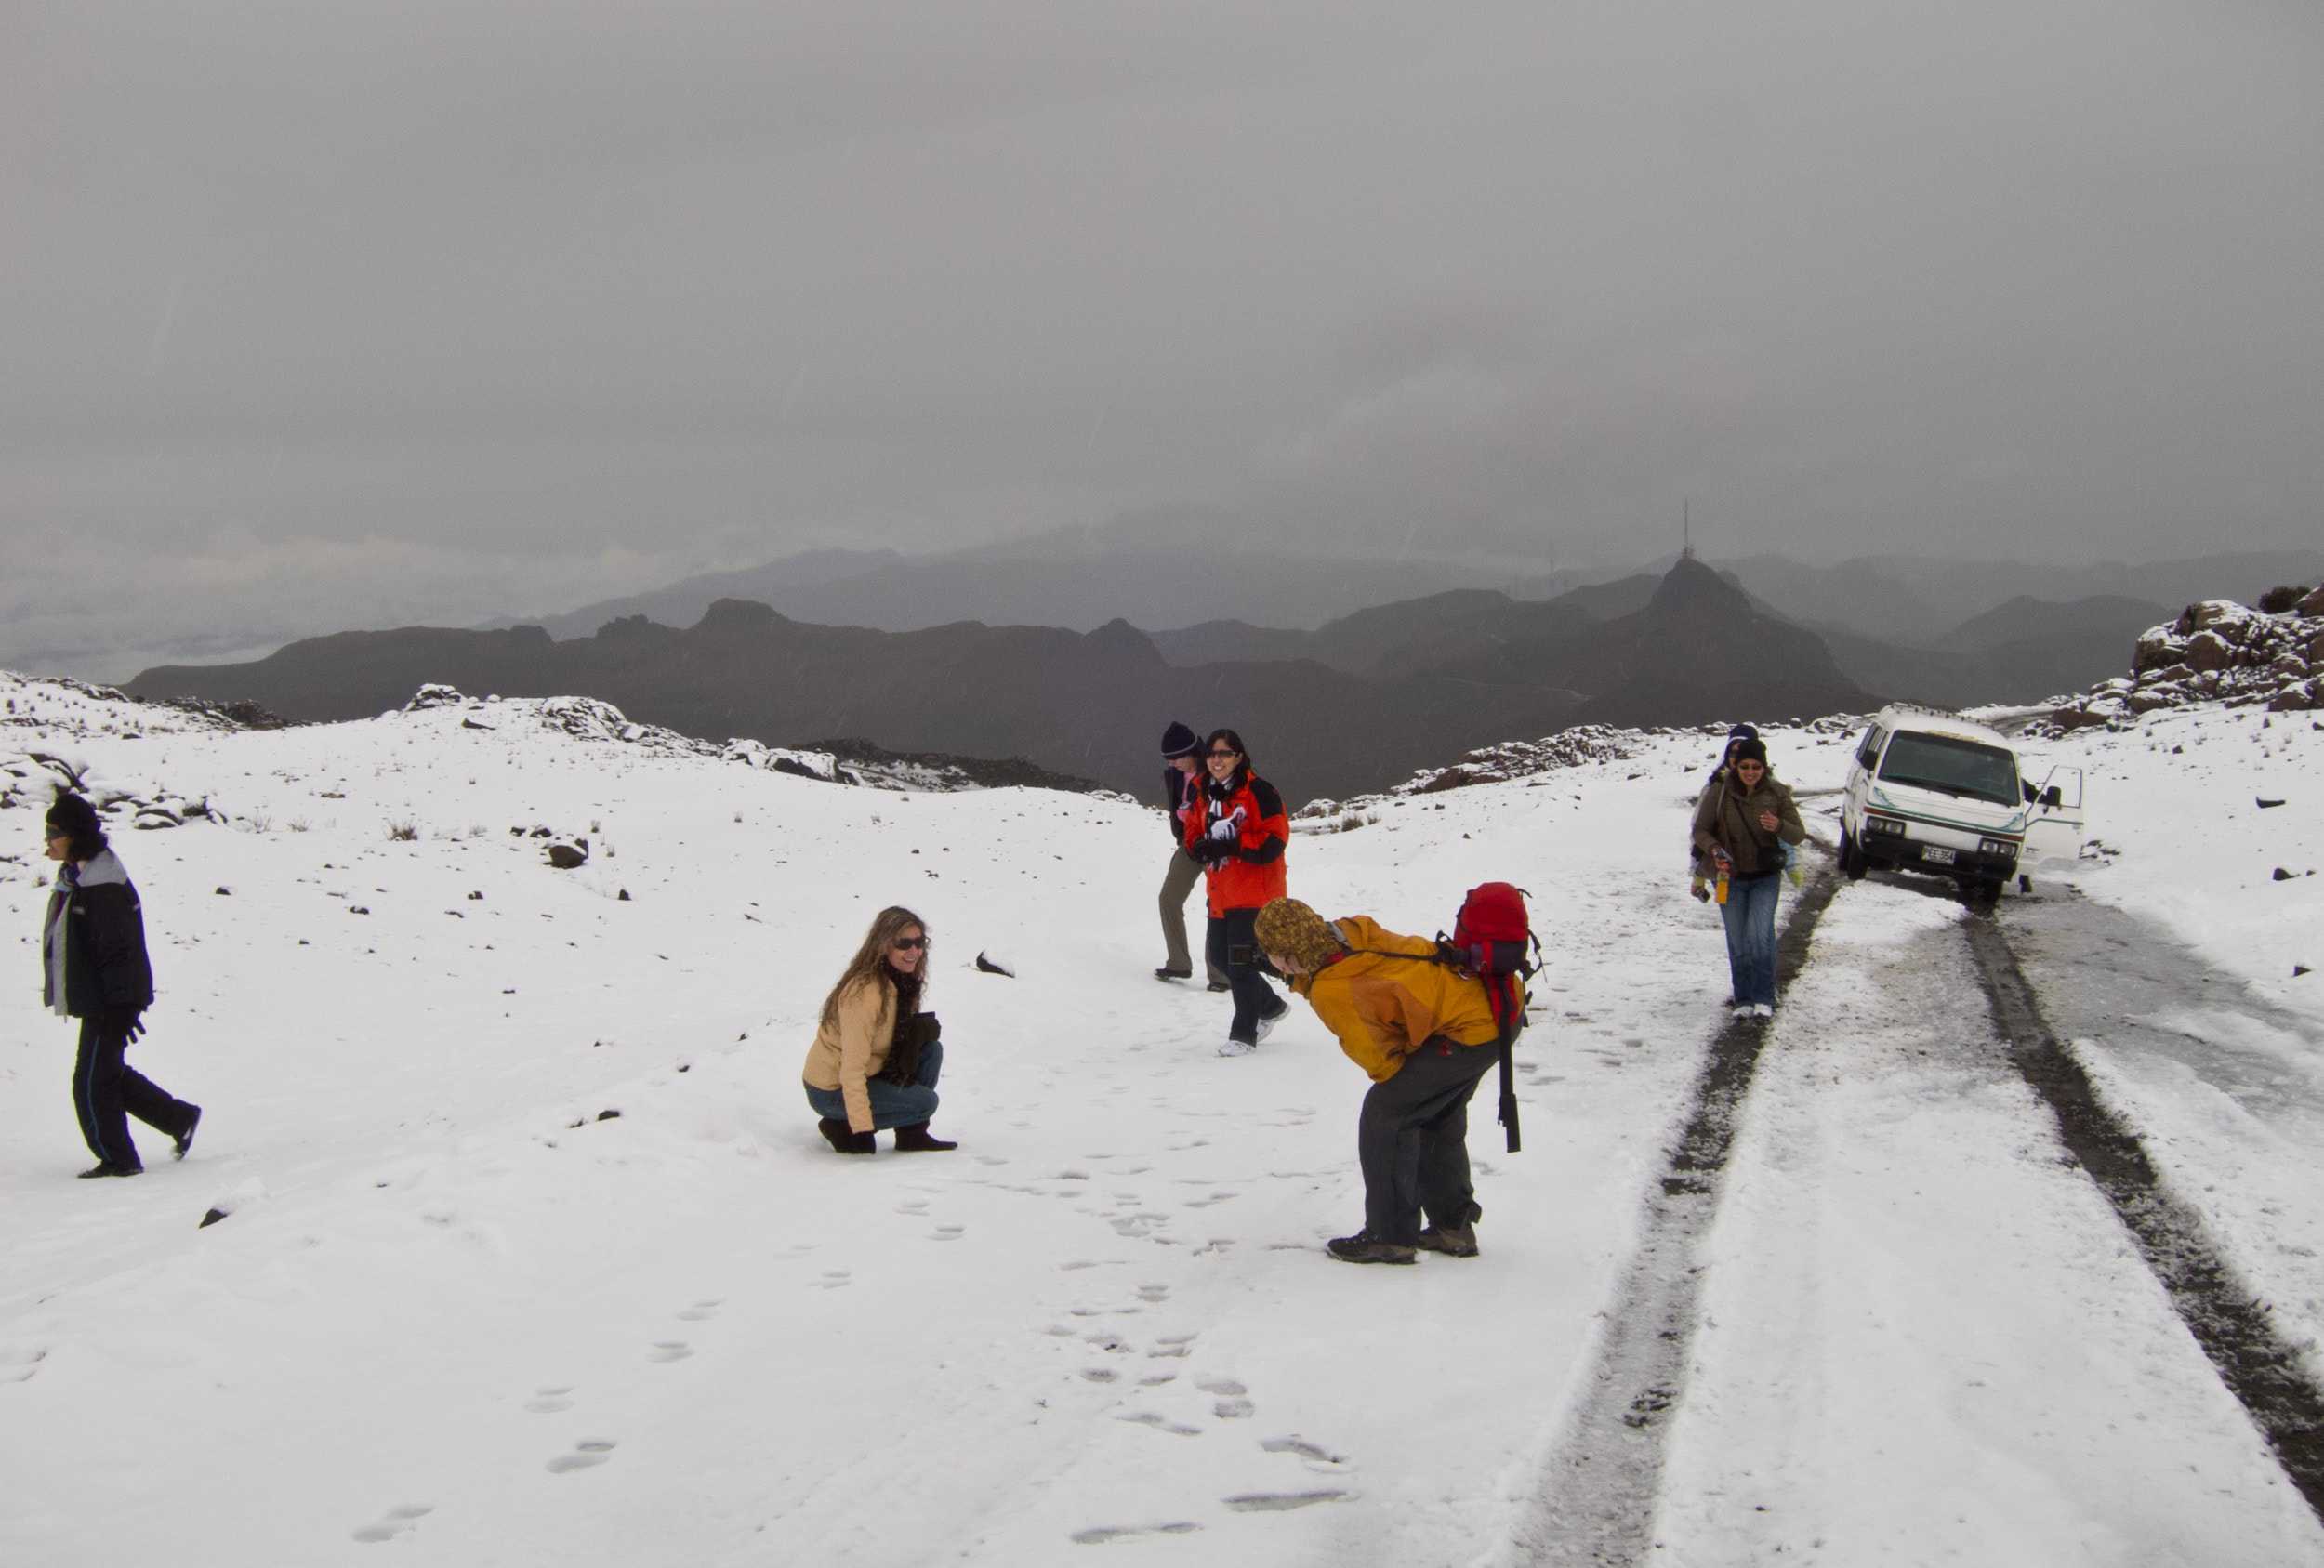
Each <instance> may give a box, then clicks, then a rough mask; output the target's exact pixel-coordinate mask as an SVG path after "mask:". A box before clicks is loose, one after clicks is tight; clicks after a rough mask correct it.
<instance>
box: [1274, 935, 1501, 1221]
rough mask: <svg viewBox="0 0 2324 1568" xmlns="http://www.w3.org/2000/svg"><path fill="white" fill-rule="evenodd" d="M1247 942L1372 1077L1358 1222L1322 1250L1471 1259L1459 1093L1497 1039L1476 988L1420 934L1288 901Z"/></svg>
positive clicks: (1465, 1110)
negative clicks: (1437, 957)
mask: <svg viewBox="0 0 2324 1568" xmlns="http://www.w3.org/2000/svg"><path fill="white" fill-rule="evenodd" d="M1258 934H1259V943H1260V946H1261V947H1262V948H1264V949H1265V950H1266V954H1267V958H1268V961H1269V962H1270V963H1272V964H1273V965H1274V968H1275V970H1276V972H1277V973H1279V974H1282V975H1284V976H1286V977H1287V979H1288V980H1289V982H1290V985H1291V990H1292V991H1293V992H1294V993H1295V994H1296V995H1301V996H1304V997H1305V998H1307V1005H1308V1006H1309V1007H1311V1008H1314V1009H1315V1016H1316V1017H1317V1018H1319V1019H1321V1020H1323V1021H1324V1023H1325V1025H1326V1026H1327V1027H1328V1028H1329V1029H1330V1030H1331V1032H1332V1033H1333V1034H1336V1035H1338V1036H1339V1039H1340V1049H1341V1050H1343V1051H1345V1052H1346V1053H1347V1055H1348V1059H1349V1060H1350V1061H1353V1062H1354V1063H1355V1064H1356V1065H1357V1066H1358V1067H1361V1068H1363V1069H1364V1071H1365V1072H1366V1073H1367V1074H1370V1076H1371V1080H1372V1087H1371V1088H1370V1089H1368V1090H1367V1091H1366V1093H1365V1096H1364V1109H1363V1112H1362V1113H1361V1114H1360V1115H1359V1116H1358V1117H1357V1120H1356V1129H1355V1147H1356V1157H1357V1159H1358V1161H1359V1162H1360V1163H1361V1165H1362V1166H1363V1170H1364V1228H1363V1229H1362V1230H1360V1231H1358V1232H1355V1234H1353V1235H1352V1236H1340V1237H1336V1238H1334V1239H1333V1240H1332V1241H1330V1242H1329V1243H1327V1244H1326V1250H1327V1251H1328V1252H1329V1253H1330V1254H1331V1255H1332V1256H1333V1257H1334V1258H1340V1259H1342V1260H1344V1261H1346V1262H1350V1263H1409V1262H1411V1261H1412V1260H1413V1254H1414V1250H1415V1249H1416V1248H1425V1249H1426V1250H1428V1251H1430V1252H1442V1253H1446V1254H1447V1255H1449V1256H1451V1257H1454V1258H1473V1257H1475V1256H1476V1252H1477V1236H1476V1222H1477V1221H1478V1220H1479V1219H1483V1218H1484V1215H1485V1211H1484V1210H1483V1209H1482V1208H1480V1207H1479V1206H1477V1201H1476V1191H1475V1189H1474V1187H1473V1186H1472V1184H1471V1182H1470V1178H1469V1098H1470V1096H1472V1095H1473V1094H1474V1093H1476V1087H1477V1082H1478V1080H1479V1079H1481V1078H1483V1077H1484V1076H1485V1074H1486V1073H1487V1072H1488V1071H1490V1070H1491V1068H1492V1066H1493V1064H1494V1063H1495V1062H1497V1061H1499V1060H1500V1053H1499V1051H1498V1050H1497V1049H1495V1047H1496V1046H1498V1045H1499V1042H1500V1037H1501V1035H1500V1026H1499V1024H1498V1023H1496V1022H1495V1021H1494V1019H1493V1004H1492V1001H1491V999H1490V998H1489V997H1488V996H1487V995H1486V990H1485V985H1484V982H1481V981H1479V980H1477V979H1476V978H1475V977H1473V976H1472V975H1467V974H1464V973H1462V972H1461V971H1460V970H1459V969H1457V968H1453V967H1451V966H1450V965H1447V964H1441V963H1436V962H1433V961H1432V959H1433V955H1434V954H1435V953H1436V950H1437V949H1436V943H1435V942H1433V941H1431V940H1429V939H1428V938H1426V937H1408V936H1401V935H1399V934H1397V933H1396V932H1394V931H1391V930H1388V929H1385V928H1383V927H1382V926H1380V923H1379V922H1378V921H1376V920H1373V919H1370V918H1369V917H1367V916H1361V915H1354V916H1348V917H1347V918H1345V919H1342V920H1339V921H1327V920H1326V919H1324V917H1323V916H1320V915H1317V914H1316V913H1315V912H1314V910H1313V909H1310V908H1309V907H1308V906H1307V905H1306V904H1304V903H1301V902H1300V901H1299V900H1297V899H1288V898H1283V899H1276V900H1274V902H1273V903H1269V904H1268V905H1267V906H1266V907H1265V908H1264V909H1261V911H1260V912H1259V919H1258ZM1515 999H1516V1002H1517V1005H1518V1006H1519V1007H1520V1008H1522V1007H1523V1006H1524V1004H1525V997H1524V993H1523V992H1522V991H1520V992H1519V994H1518V995H1517V997H1516V998H1515Z"/></svg>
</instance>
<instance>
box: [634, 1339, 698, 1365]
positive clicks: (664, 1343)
mask: <svg viewBox="0 0 2324 1568" xmlns="http://www.w3.org/2000/svg"><path fill="white" fill-rule="evenodd" d="M693 1353H694V1352H693V1346H691V1345H689V1344H687V1343H686V1341H684V1340H683V1339H656V1340H655V1341H654V1349H652V1350H650V1351H647V1352H646V1353H645V1359H646V1360H648V1361H684V1360H685V1359H686V1358H687V1357H688V1356H690V1355H692V1354H693Z"/></svg>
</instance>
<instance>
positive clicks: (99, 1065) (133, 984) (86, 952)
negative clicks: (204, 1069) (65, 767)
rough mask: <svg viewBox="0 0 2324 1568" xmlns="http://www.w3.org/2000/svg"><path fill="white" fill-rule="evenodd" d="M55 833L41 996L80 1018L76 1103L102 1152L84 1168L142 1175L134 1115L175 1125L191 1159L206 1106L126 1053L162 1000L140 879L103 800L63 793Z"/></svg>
mask: <svg viewBox="0 0 2324 1568" xmlns="http://www.w3.org/2000/svg"><path fill="white" fill-rule="evenodd" d="M46 839H47V845H48V858H49V859H50V860H52V861H55V862H56V863H57V882H56V889H55V891H53V892H52V893H50V895H49V898H48V916H47V918H46V920H45V921H43V922H42V925H41V941H40V950H41V998H42V1000H43V1001H44V1002H46V1004H47V1006H48V1007H49V1008H50V1010H52V1011H53V1012H55V1013H56V1014H57V1015H58V1016H59V1018H77V1019H79V1020H80V1021H81V1048H80V1054H79V1056H78V1057H77V1058H76V1059H75V1061H73V1110H74V1112H75V1113H78V1115H79V1116H80V1120H81V1136H82V1137H83V1138H84V1139H86V1140H87V1141H88V1146H89V1153H92V1154H95V1155H96V1156H97V1164H96V1165H95V1166H91V1167H90V1168H89V1169H87V1170H85V1171H83V1172H82V1173H81V1174H82V1175H83V1176H84V1177H91V1176H135V1175H137V1174H138V1173H139V1172H140V1171H142V1170H143V1169H144V1168H145V1163H144V1161H143V1160H141V1159H139V1156H138V1146H137V1144H136V1143H135V1142H134V1141H132V1140H131V1139H130V1137H129V1121H128V1118H129V1117H131V1116H135V1117H136V1118H137V1119H138V1120H139V1121H140V1122H143V1123H144V1124H145V1125H146V1126H148V1127H156V1128H159V1129H160V1130H161V1131H163V1132H165V1133H167V1134H168V1135H169V1137H170V1141H171V1143H172V1144H173V1146H174V1150H175V1153H176V1155H177V1157H178V1159H181V1160H182V1159H184V1158H185V1157H186V1151H187V1150H188V1149H190V1148H191V1147H192V1145H193V1129H194V1127H196V1126H198V1125H199V1124H200V1122H201V1120H202V1108H201V1107H200V1106H199V1105H189V1104H187V1103H186V1102H185V1101H184V1100H178V1099H176V1098H175V1097H173V1096H171V1095H169V1094H167V1093H165V1092H164V1091H163V1090H162V1089H161V1088H160V1087H158V1086H157V1085H155V1084H154V1083H153V1081H152V1079H150V1078H148V1077H147V1076H146V1075H145V1074H142V1073H140V1072H139V1071H138V1070H137V1069H136V1068H134V1067H131V1066H130V1065H129V1064H128V1061H127V1060H126V1056H127V1052H128V1049H129V1043H130V1042H131V1041H132V1040H136V1039H139V1038H141V1037H142V1036H143V1035H144V1034H145V1024H144V1022H143V1015H144V1012H145V1009H146V1008H150V1007H152V1005H153V966H152V962H151V960H149V959H148V958H147V956H146V953H145V916H144V912H143V910H142V908H141V907H140V906H139V903H138V889H137V885H136V884H135V883H133V882H131V881H130V880H129V873H128V872H127V871H126V870H125V869H124V868H123V866H122V863H121V857H120V856H118V855H116V854H114V853H113V852H112V847H111V846H110V845H109V844H108V843H107V842H106V839H105V828H104V824H103V822H102V821H101V820H100V819H99V817H98V815H97V808H95V807H94V806H91V805H90V804H89V803H88V802H87V801H86V800H85V799H83V798H82V797H80V796H77V795H70V794H63V793H59V795H58V797H57V803H56V804H55V805H53V806H51V807H49V808H48V820H47V830H46Z"/></svg>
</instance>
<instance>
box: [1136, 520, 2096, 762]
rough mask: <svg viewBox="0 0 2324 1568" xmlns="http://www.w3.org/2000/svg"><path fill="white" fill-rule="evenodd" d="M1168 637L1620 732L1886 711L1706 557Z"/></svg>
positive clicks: (1165, 637)
mask: <svg viewBox="0 0 2324 1568" xmlns="http://www.w3.org/2000/svg"><path fill="white" fill-rule="evenodd" d="M1206 644H1208V645H1236V646H1240V647H1244V648H1261V647H1265V648H1271V649H1274V650H1276V651H1277V652H1279V653H1287V654H1296V655H1299V656H1302V657H1306V658H1312V659H1314V660H1317V661H1318V662H1321V663H1325V664H1329V665H1333V666H1335V667H1337V668H1340V669H1342V670H1347V671H1350V672H1352V673H1359V674H1370V675H1374V676H1380V675H1387V674H1390V673H1395V674H1402V675H1425V676H1435V677H1448V678H1450V679H1454V680H1458V681H1459V682H1461V683H1463V684H1465V685H1469V686H1472V687H1518V688H1523V689H1528V690H1533V691H1538V692H1552V693H1559V694H1567V693H1570V694H1571V695H1572V696H1573V698H1574V699H1575V700H1576V701H1578V702H1579V703H1580V704H1581V705H1582V708H1581V711H1582V713H1583V714H1584V715H1586V717H1587V718H1590V719H1591V721H1593V722H1601V723H1611V724H1681V723H1697V722H1702V721H1707V720H1710V719H1715V718H1729V717H1734V716H1736V715H1738V714H1745V715H1758V714H1764V715H1774V716H1782V715H1789V714H1802V715H1805V714H1821V713H1835V712H1842V711H1857V710H1864V709H1868V708H1871V707H1876V706H1878V705H1879V704H1878V701H1877V699H1876V698H1875V696H1874V694H1873V691H1872V690H1870V689H1868V688H1867V687H1866V686H1865V685H1864V684H1862V683H1859V682H1858V681H1855V680H1854V679H1850V676H1849V674H1848V673H1847V672H1844V671H1843V670H1842V668H1841V667H1840V666H1839V665H1837V664H1835V663H1834V661H1833V657H1832V652H1831V651H1830V650H1829V649H1827V648H1826V647H1825V645H1824V643H1823V641H1822V639H1819V638H1818V637H1817V636H1816V633H1815V632H1813V631H1811V630H1808V629H1807V628H1805V627H1802V626H1794V625H1792V624H1791V623H1789V622H1788V621H1786V620H1784V619H1783V618H1782V617H1780V616H1778V615H1776V613H1773V612H1772V611H1770V610H1769V609H1768V608H1767V607H1766V606H1764V605H1763V604H1759V603H1757V602H1755V601H1754V600H1752V599H1751V597H1750V595H1748V594H1746V593H1745V592H1744V591H1743V590H1742V589H1741V588H1740V587H1739V586H1736V584H1735V583H1733V582H1731V581H1729V580H1728V579H1727V578H1725V577H1724V576H1723V575H1722V574H1721V573H1717V572H1715V571H1713V570H1711V568H1710V567H1709V566H1706V565H1704V564H1703V563H1702V562H1701V561H1699V560H1695V559H1693V558H1686V559H1683V560H1680V561H1678V562H1677V563H1676V564H1675V565H1673V566H1672V567H1671V568H1670V571H1669V572H1667V573H1663V574H1662V575H1660V576H1659V577H1655V576H1644V575H1642V576H1636V577H1625V578H1620V579H1618V580H1617V581H1615V582H1611V583H1602V584H1596V585H1592V586H1589V587H1583V588H1577V589H1574V590H1572V591H1570V592H1567V593H1565V594H1561V595H1559V596H1558V597H1557V598H1555V599H1552V600H1545V601H1542V602H1538V603H1532V602H1525V601H1522V600H1513V599H1511V598H1510V597H1509V596H1507V595H1506V594H1499V593H1492V592H1489V591H1480V590H1470V591H1465V592H1455V593H1446V594H1435V595H1432V596H1430V597H1428V598H1426V599H1416V600H1405V601H1403V602H1402V603H1398V604H1388V605H1381V606H1380V607H1378V608H1376V609H1372V610H1365V611H1359V612H1358V613H1355V614H1353V615H1346V616H1342V617H1341V618H1340V619H1339V620H1336V621H1333V622H1330V623H1328V624H1327V625H1326V626H1321V627H1319V628H1317V629H1316V630H1314V631H1313V632H1283V631H1274V630H1270V629H1268V628H1263V627H1257V626H1239V627H1232V628H1221V627H1215V626H1213V627H1189V628H1187V629H1186V630H1185V631H1184V632H1166V633H1162V634H1159V635H1157V636H1156V638H1155V645H1156V647H1158V648H1160V649H1162V650H1163V651H1164V652H1166V653H1168V654H1170V655H1172V656H1174V657H1177V658H1189V657H1193V656H1195V652H1196V651H1197V650H1198V649H1200V648H1201V647H1203V646H1205V645H1206ZM2119 655H2120V649H2119V644H2118V646H2117V647H2116V649H2115V652H2114V656H2115V657H2116V658H2117V659H2118V661H2119Z"/></svg>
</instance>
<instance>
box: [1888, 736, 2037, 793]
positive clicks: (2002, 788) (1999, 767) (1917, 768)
mask: <svg viewBox="0 0 2324 1568" xmlns="http://www.w3.org/2000/svg"><path fill="white" fill-rule="evenodd" d="M1881 777H1882V779H1885V780H1886V781H1887V782H1888V783H1890V784H1910V785H1912V786H1913V787H1914V788H1917V789H1937V790H1943V791H1944V792H1945V793H1946V794H1948V795H1965V796H1968V797H1970V798H1972V799H1974V800H1990V801H1992V802H1993V803H1994V804H1996V805H1999V806H2014V805H2016V804H2017V803H2018V801H2017V759H2016V758H2014V757H2013V756H2011V755H2010V754H2009V753H2008V752H2006V751H2004V750H2002V749H2001V748H2000V746H1989V745H1980V744H1977V743H1976V742H1975V741H1957V740H1954V739H1953V738H1952V737H1951V736H1949V735H1922V734H1916V733H1914V732H1913V731H1909V730H1905V731H1898V732H1897V733H1896V735H1895V738H1894V739H1892V740H1891V741H1890V742H1889V743H1888V755H1887V756H1886V757H1884V758H1882V759H1881Z"/></svg>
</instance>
